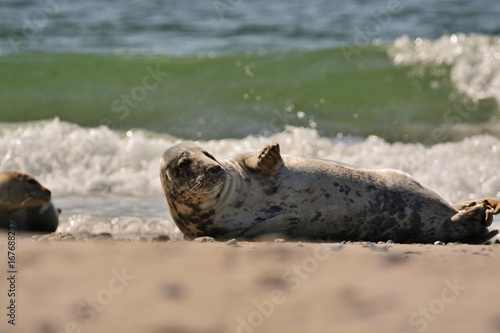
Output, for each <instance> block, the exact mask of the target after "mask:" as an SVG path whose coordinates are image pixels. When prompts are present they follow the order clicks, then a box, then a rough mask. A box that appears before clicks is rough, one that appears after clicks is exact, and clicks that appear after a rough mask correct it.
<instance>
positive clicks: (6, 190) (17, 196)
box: [0, 171, 51, 212]
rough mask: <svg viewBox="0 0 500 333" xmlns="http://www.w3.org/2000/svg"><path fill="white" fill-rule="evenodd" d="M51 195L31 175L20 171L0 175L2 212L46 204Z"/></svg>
mask: <svg viewBox="0 0 500 333" xmlns="http://www.w3.org/2000/svg"><path fill="white" fill-rule="evenodd" d="M50 196H51V193H50V191H49V190H48V189H46V188H45V187H43V186H42V185H40V183H39V182H38V181H37V180H36V179H35V178H33V177H32V176H31V175H29V174H27V173H24V172H20V171H5V172H2V173H0V206H2V208H3V210H4V211H11V212H14V211H17V210H19V209H22V208H26V207H33V206H39V205H43V204H46V203H48V202H49V201H50Z"/></svg>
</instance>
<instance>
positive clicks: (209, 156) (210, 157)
mask: <svg viewBox="0 0 500 333" xmlns="http://www.w3.org/2000/svg"><path fill="white" fill-rule="evenodd" d="M204 154H205V156H206V157H208V158H209V159H211V160H214V161H215V157H213V156H212V155H211V154H210V153H207V152H205V153H204Z"/></svg>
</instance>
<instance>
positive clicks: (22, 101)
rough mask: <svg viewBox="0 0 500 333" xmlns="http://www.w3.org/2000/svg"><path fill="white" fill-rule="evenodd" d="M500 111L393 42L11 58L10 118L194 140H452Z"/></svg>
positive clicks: (3, 75)
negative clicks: (407, 60)
mask: <svg viewBox="0 0 500 333" xmlns="http://www.w3.org/2000/svg"><path fill="white" fill-rule="evenodd" d="M353 50H355V51H356V52H354V53H353V52H352V51H353ZM346 55H347V57H346ZM464 115H465V116H464ZM497 115H498V104H497V102H496V101H495V100H494V99H488V98H486V99H481V100H477V101H474V100H473V99H472V98H471V97H469V96H467V95H465V94H464V93H461V92H459V91H458V90H457V89H456V87H455V85H454V83H452V82H451V80H450V66H449V65H446V64H442V65H439V66H423V65H419V64H410V65H403V66H396V65H395V64H394V62H393V61H392V59H390V57H389V56H388V54H387V46H385V45H380V46H356V47H355V49H352V47H351V49H349V48H348V47H337V48H330V49H321V50H313V51H307V50H302V51H282V52H276V53H269V54H262V55H259V54H258V53H253V54H251V53H246V54H239V55H221V56H216V55H215V54H210V53H208V54H206V55H205V56H202V57H200V56H194V55H193V56H184V57H168V56H160V55H155V56H131V55H117V54H72V53H48V52H40V53H33V52H25V53H20V54H6V55H3V56H0V122H24V121H32V120H40V119H52V118H54V117H59V118H60V119H61V120H64V121H69V122H72V123H75V124H78V125H80V126H86V127H93V126H99V125H107V126H109V127H110V128H114V129H119V130H127V129H130V128H144V129H148V130H152V131H156V132H161V133H169V134H171V135H174V136H177V137H180V138H185V139H220V138H227V137H234V138H242V137H245V136H246V135H248V134H271V133H276V132H280V131H282V130H283V129H284V128H285V126H286V125H293V126H299V127H312V128H316V129H317V130H318V132H319V133H320V134H321V135H324V136H329V137H332V136H339V135H341V136H345V135H352V136H361V137H366V136H368V135H371V134H375V135H377V136H380V137H382V138H384V139H386V140H389V141H404V142H415V141H421V142H425V140H427V139H429V130H430V129H433V128H440V129H442V130H441V132H440V134H439V135H436V137H435V138H432V140H433V141H434V142H441V141H448V140H458V139H461V138H463V137H466V136H469V135H474V134H477V133H490V134H494V135H497V134H498V133H495V131H494V130H493V129H490V127H489V126H491V124H492V122H493V123H494V122H496V120H495V119H496V117H497Z"/></svg>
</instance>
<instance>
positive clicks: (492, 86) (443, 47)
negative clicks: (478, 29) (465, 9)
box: [388, 34, 500, 103]
mask: <svg viewBox="0 0 500 333" xmlns="http://www.w3.org/2000/svg"><path fill="white" fill-rule="evenodd" d="M388 53H389V55H390V56H391V57H392V59H393V60H394V63H395V64H396V65H408V64H417V63H421V64H426V65H438V66H439V65H442V64H445V65H449V66H451V80H452V82H453V83H454V84H455V85H456V87H457V89H458V90H459V91H461V92H464V93H466V94H467V95H469V96H470V97H472V98H473V99H475V100H478V99H483V98H495V99H496V100H497V101H498V102H499V103H500V37H498V36H487V35H482V34H468V35H466V34H453V35H444V36H441V37H440V38H438V39H436V40H430V39H426V38H416V39H415V40H414V39H410V38H409V37H408V36H407V35H405V36H402V37H400V38H397V39H396V40H395V41H394V43H393V44H392V46H391V47H390V48H389V50H388Z"/></svg>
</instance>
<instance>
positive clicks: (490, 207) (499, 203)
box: [452, 198, 500, 227]
mask: <svg viewBox="0 0 500 333" xmlns="http://www.w3.org/2000/svg"><path fill="white" fill-rule="evenodd" d="M477 205H481V206H482V207H483V209H484V224H485V226H487V227H488V226H490V225H491V223H492V222H493V215H496V214H499V213H500V200H498V199H495V198H485V199H480V200H474V201H466V202H461V203H457V204H454V205H452V206H453V208H455V209H456V210H458V211H468V210H471V209H472V208H473V207H474V206H477Z"/></svg>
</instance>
